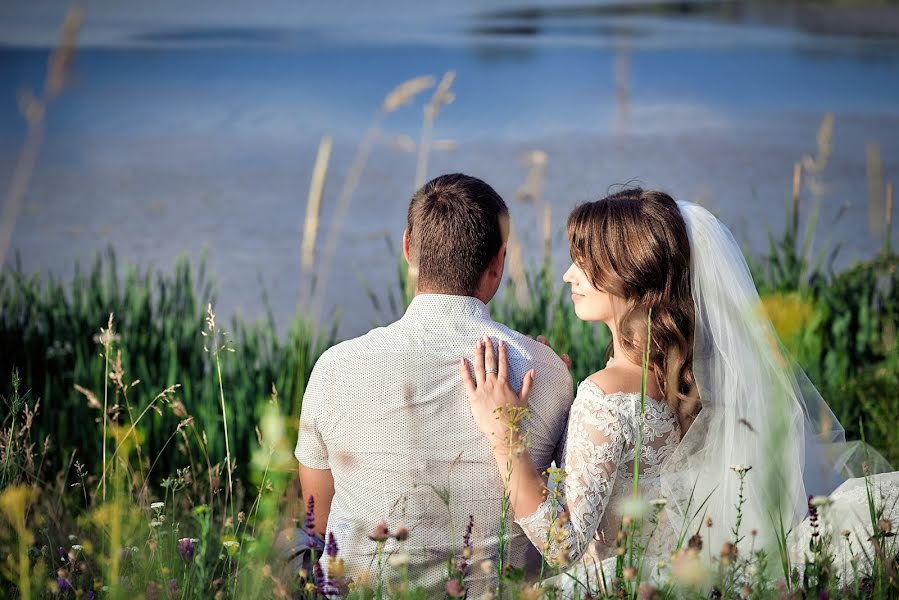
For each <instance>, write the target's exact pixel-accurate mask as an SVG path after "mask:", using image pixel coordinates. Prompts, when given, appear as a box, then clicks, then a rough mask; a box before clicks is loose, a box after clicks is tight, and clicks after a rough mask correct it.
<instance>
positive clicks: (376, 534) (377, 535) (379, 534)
mask: <svg viewBox="0 0 899 600" xmlns="http://www.w3.org/2000/svg"><path fill="white" fill-rule="evenodd" d="M389 537H390V530H389V529H387V523H385V522H384V521H381V522H380V523H378V524H377V525H375V528H374V529H372V532H371V533H369V534H368V539H370V540H371V541H373V542H386V541H387V538H389Z"/></svg>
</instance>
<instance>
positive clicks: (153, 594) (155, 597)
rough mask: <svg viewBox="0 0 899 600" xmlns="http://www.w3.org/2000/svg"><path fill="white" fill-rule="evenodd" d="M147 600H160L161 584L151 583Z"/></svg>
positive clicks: (148, 585) (148, 587) (147, 592)
mask: <svg viewBox="0 0 899 600" xmlns="http://www.w3.org/2000/svg"><path fill="white" fill-rule="evenodd" d="M146 595H147V600H159V584H158V583H156V582H155V581H151V582H149V583H148V584H147V590H146Z"/></svg>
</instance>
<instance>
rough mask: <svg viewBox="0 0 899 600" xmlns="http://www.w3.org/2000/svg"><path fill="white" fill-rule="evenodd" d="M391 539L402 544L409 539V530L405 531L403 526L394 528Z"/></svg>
mask: <svg viewBox="0 0 899 600" xmlns="http://www.w3.org/2000/svg"><path fill="white" fill-rule="evenodd" d="M393 537H395V538H396V539H397V541H399V542H404V541H406V540H407V539H409V530H408V529H406V526H405V525H400V526H399V527H397V528H396V531H394V532H393Z"/></svg>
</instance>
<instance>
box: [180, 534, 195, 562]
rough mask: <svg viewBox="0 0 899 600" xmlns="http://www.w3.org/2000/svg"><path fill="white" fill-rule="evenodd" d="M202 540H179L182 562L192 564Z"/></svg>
mask: <svg viewBox="0 0 899 600" xmlns="http://www.w3.org/2000/svg"><path fill="white" fill-rule="evenodd" d="M199 541H200V540H197V539H194V538H181V539H180V540H178V554H179V555H181V560H183V561H184V562H187V563H189V562H192V561H193V559H194V553H195V552H196V550H197V549H196V546H195V544H197V543H198V542H199Z"/></svg>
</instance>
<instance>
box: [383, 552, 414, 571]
mask: <svg viewBox="0 0 899 600" xmlns="http://www.w3.org/2000/svg"><path fill="white" fill-rule="evenodd" d="M409 559H410V556H409V554H408V553H406V552H397V553H396V554H392V555H391V556H390V558H388V559H387V564H388V565H390V566H391V567H393V568H394V569H400V568H402V567H405V566H406V565H408V564H409Z"/></svg>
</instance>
